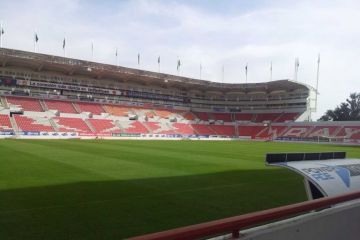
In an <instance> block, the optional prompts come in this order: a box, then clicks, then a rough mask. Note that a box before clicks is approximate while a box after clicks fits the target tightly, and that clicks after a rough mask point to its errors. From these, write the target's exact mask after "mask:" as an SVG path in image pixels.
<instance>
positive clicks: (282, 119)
mask: <svg viewBox="0 0 360 240" xmlns="http://www.w3.org/2000/svg"><path fill="white" fill-rule="evenodd" d="M298 116H299V113H283V114H282V115H281V116H280V117H279V118H277V119H276V121H275V122H286V121H294V120H296V118H297V117H298Z"/></svg>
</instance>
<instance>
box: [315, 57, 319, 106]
mask: <svg viewBox="0 0 360 240" xmlns="http://www.w3.org/2000/svg"><path fill="white" fill-rule="evenodd" d="M319 76H320V53H319V55H318V60H317V71H316V95H315V111H317V104H318V101H317V100H318V94H319V91H318V89H319Z"/></svg>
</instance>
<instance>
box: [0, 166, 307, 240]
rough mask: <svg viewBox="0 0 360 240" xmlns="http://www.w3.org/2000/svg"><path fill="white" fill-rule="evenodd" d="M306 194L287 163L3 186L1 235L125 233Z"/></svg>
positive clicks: (108, 235)
mask: <svg viewBox="0 0 360 240" xmlns="http://www.w3.org/2000/svg"><path fill="white" fill-rule="evenodd" d="M303 200H305V192H304V187H303V185H302V180H301V178H300V177H299V176H297V175H295V174H293V173H290V172H289V171H286V170H282V169H275V168H273V169H265V170H242V171H230V172H220V173H212V174H203V175H192V176H175V177H163V178H148V179H132V180H116V181H102V182H91V181H89V182H77V183H70V184H63V185H54V186H43V187H29V188H22V189H11V190H3V191H0V239H2V240H4V239H123V238H125V237H129V236H134V235H139V234H144V233H148V232H154V231H160V230H165V229H170V228H175V227H179V226H185V225H190V224H195V223H201V222H204V221H209V220H214V219H219V218H224V217H229V216H234V215H239V214H242V213H246V212H251V211H257V210H261V209H267V208H271V207H275V206H280V205H284V204H289V203H294V202H299V201H303Z"/></svg>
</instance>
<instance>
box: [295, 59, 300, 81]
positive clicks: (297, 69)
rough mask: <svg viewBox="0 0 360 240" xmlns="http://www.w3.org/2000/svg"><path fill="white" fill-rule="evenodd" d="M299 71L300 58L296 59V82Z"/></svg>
mask: <svg viewBox="0 0 360 240" xmlns="http://www.w3.org/2000/svg"><path fill="white" fill-rule="evenodd" d="M298 71H299V58H295V73H294V80H295V81H297V78H298Z"/></svg>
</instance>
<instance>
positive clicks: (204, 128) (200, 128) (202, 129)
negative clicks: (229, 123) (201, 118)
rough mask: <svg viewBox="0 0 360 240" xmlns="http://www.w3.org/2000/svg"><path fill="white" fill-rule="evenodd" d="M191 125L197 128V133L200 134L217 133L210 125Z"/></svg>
mask: <svg viewBox="0 0 360 240" xmlns="http://www.w3.org/2000/svg"><path fill="white" fill-rule="evenodd" d="M191 127H192V128H193V129H194V130H195V132H196V133H198V134H200V135H216V133H215V132H214V130H212V129H211V128H210V127H209V125H204V124H192V125H191Z"/></svg>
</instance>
